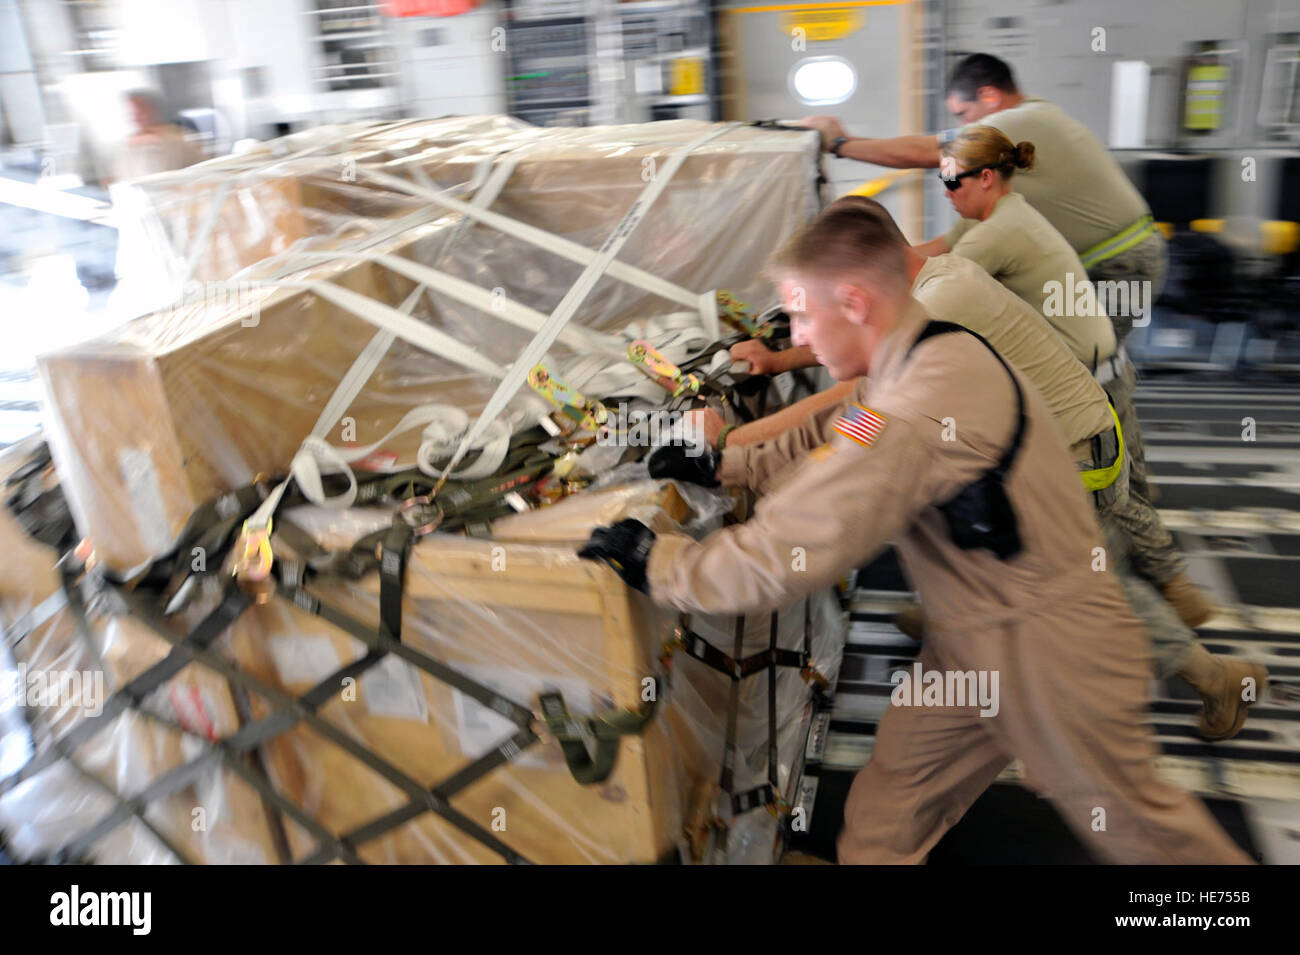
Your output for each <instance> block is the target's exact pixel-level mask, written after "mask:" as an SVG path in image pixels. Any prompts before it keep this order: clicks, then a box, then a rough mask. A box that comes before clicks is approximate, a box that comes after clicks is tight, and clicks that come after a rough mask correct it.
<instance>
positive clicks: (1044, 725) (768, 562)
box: [648, 302, 1249, 863]
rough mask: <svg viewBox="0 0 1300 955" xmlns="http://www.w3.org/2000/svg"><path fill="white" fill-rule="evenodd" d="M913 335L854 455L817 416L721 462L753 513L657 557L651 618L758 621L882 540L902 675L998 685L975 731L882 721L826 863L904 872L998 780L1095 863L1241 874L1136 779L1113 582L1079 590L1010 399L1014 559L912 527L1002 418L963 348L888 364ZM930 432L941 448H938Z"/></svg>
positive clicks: (1200, 828)
mask: <svg viewBox="0 0 1300 955" xmlns="http://www.w3.org/2000/svg"><path fill="white" fill-rule="evenodd" d="M928 320H929V316H928V315H927V314H926V313H925V312H924V310H923V309H922V308H921V307H920V306H919V305H918V304H916V303H914V302H913V303H912V304H911V305H910V306H909V308H908V310H907V311H906V312H905V313H904V315H903V316H901V317H900V320H899V322H898V324H897V325H896V326H895V327H894V328H893V329H892V331H891V332H890V334H889V335H888V337H887V338H886V340H885V341H883V342H881V343H880V345H879V346H878V347H877V349H876V352H875V354H874V355H873V357H872V361H871V367H870V370H869V378H868V379H867V380H866V381H861V382H859V384H858V387H857V391H856V392H855V395H854V400H855V401H857V402H858V403H860V404H862V405H864V406H865V407H867V408H870V409H871V410H872V411H873V412H875V413H876V414H878V415H880V416H881V417H882V418H883V419H884V421H885V424H884V429H883V431H881V432H880V434H879V436H878V437H876V438H875V439H874V441H872V442H871V443H870V445H869V446H867V445H863V444H861V443H859V442H857V441H855V440H853V439H850V438H847V437H844V436H843V435H841V434H838V433H833V431H832V424H833V421H832V420H831V419H832V417H833V416H832V415H829V414H824V415H818V416H814V417H813V418H812V419H810V420H809V421H808V422H807V423H806V424H805V425H804V426H803V427H802V428H799V429H794V430H792V431H788V432H786V433H785V434H783V435H781V436H780V437H779V438H777V439H776V440H774V441H770V442H767V443H765V444H762V445H756V446H748V447H742V448H737V449H735V451H736V452H737V453H735V454H733V452H732V451H728V452H727V453H726V454H725V455H724V458H723V460H724V467H723V472H724V474H723V476H724V480H725V479H728V478H729V479H730V483H744V484H747V485H749V486H751V487H753V488H755V489H757V490H760V491H767V490H772V491H773V493H771V494H769V495H768V496H767V497H765V498H764V499H763V500H762V501H760V502H759V504H758V506H757V508H756V510H755V513H754V516H753V517H752V518H751V519H750V520H749V521H747V522H746V523H744V524H740V525H736V526H733V527H728V528H725V529H723V530H721V531H718V532H717V533H715V534H712V535H710V536H709V537H708V538H707V539H705V540H703V541H700V542H696V541H694V540H691V539H690V538H687V537H684V536H677V535H665V536H661V537H660V538H659V539H658V541H657V542H656V544H655V546H654V548H653V550H652V551H651V553H650V558H649V563H648V580H649V592H650V596H651V598H652V599H654V600H655V601H657V602H659V603H661V604H665V605H669V606H673V607H676V608H679V609H682V610H687V611H693V612H709V613H740V612H748V611H764V610H771V609H774V608H777V607H781V606H785V605H787V604H789V603H791V602H792V601H794V600H796V599H798V598H799V597H801V596H803V595H805V594H808V593H811V592H812V591H814V590H817V589H820V588H823V587H827V586H830V584H831V583H832V582H833V581H834V580H836V579H837V578H838V577H839V576H840V575H841V574H843V572H844V571H845V570H847V569H849V568H852V567H858V566H861V565H862V564H864V563H866V562H867V561H868V560H869V559H870V558H872V557H873V556H874V555H875V554H877V553H878V552H879V551H880V550H881V549H882V548H883V547H884V546H885V543H886V542H887V541H890V540H893V541H895V542H896V545H897V547H898V550H899V552H900V555H901V557H902V559H903V562H904V564H905V565H906V568H907V571H908V574H909V576H910V577H911V579H912V580H913V581H914V582H915V584H916V586H917V587H918V589H919V590H920V592H921V596H922V599H923V602H924V605H925V608H926V619H927V637H926V642H925V645H924V647H923V649H922V652H921V657H920V659H921V661H922V663H923V665H924V666H925V667H926V668H927V669H929V668H953V669H958V670H975V671H979V670H987V671H998V673H999V674H1000V677H999V680H1000V682H999V694H1000V696H999V708H998V711H997V714H996V715H995V716H992V717H981V716H979V715H978V710H976V709H965V708H961V709H959V708H955V707H949V708H944V707H919V706H909V707H901V706H891V707H890V708H889V709H888V711H887V712H886V713H885V716H884V717H883V719H882V720H881V723H880V727H879V730H878V732H877V738H876V747H875V751H874V753H873V755H872V758H871V761H870V762H869V763H868V765H867V766H866V767H865V768H864V769H863V770H862V771H861V772H860V773H859V774H858V777H857V779H856V780H855V781H854V784H853V789H852V791H851V793H850V795H849V800H848V804H847V805H846V807H845V830H844V832H843V833H842V835H841V838H840V850H839V851H840V860H841V861H842V862H920V861H923V860H924V859H925V857H926V855H927V854H928V853H929V851H930V849H931V848H932V847H933V846H934V844H935V843H936V842H937V841H938V840H939V838H940V837H941V836H942V835H943V833H944V832H945V831H946V830H947V829H948V828H950V827H951V826H952V825H953V824H954V823H955V822H956V821H957V820H958V819H960V818H961V816H962V814H963V813H964V812H965V811H966V809H967V808H968V807H969V806H970V804H971V803H972V802H973V801H974V800H975V798H976V797H977V796H978V795H979V794H980V793H981V792H982V791H983V790H984V789H985V788H987V787H988V785H989V784H990V783H991V782H992V781H993V779H994V778H995V777H996V776H997V774H998V773H999V772H1000V771H1001V770H1002V769H1003V767H1005V766H1006V765H1007V764H1008V763H1009V762H1010V761H1011V760H1012V759H1014V758H1019V759H1020V760H1021V761H1022V763H1023V765H1024V768H1025V772H1026V778H1027V781H1028V782H1029V784H1030V785H1032V786H1034V787H1035V788H1036V789H1038V790H1039V791H1040V792H1043V793H1044V794H1045V795H1047V796H1049V797H1050V798H1051V799H1052V800H1053V802H1054V803H1055V805H1056V806H1057V807H1058V809H1059V810H1060V812H1061V814H1062V815H1063V816H1064V817H1065V819H1066V822H1067V823H1068V824H1069V825H1070V826H1071V828H1072V829H1073V830H1074V831H1075V832H1076V833H1077V834H1078V835H1079V837H1080V838H1081V839H1082V840H1084V841H1085V842H1086V843H1087V844H1088V845H1089V846H1090V847H1091V848H1092V849H1093V850H1094V851H1095V852H1096V853H1097V854H1098V855H1100V856H1101V857H1103V858H1105V859H1107V860H1111V861H1116V862H1150V863H1159V862H1164V863H1245V862H1249V859H1248V858H1247V857H1246V856H1245V854H1244V853H1242V852H1241V851H1240V850H1239V849H1237V847H1236V846H1235V845H1234V844H1233V843H1232V841H1231V840H1230V839H1229V838H1228V837H1227V835H1226V834H1225V833H1224V832H1223V831H1222V830H1221V829H1220V828H1219V826H1218V824H1217V823H1215V821H1214V820H1213V818H1212V817H1211V816H1210V814H1209V813H1208V812H1207V811H1206V810H1205V808H1204V807H1203V806H1202V805H1201V804H1200V802H1199V801H1197V800H1196V799H1195V798H1193V797H1192V796H1191V795H1189V794H1187V793H1185V792H1182V791H1180V790H1178V789H1175V788H1173V787H1171V786H1169V785H1167V784H1165V783H1164V782H1162V781H1160V780H1159V779H1158V778H1157V777H1156V775H1155V771H1154V757H1155V755H1156V749H1155V746H1154V743H1153V741H1152V738H1151V734H1150V732H1149V730H1148V729H1147V727H1146V725H1145V724H1144V721H1143V717H1144V708H1145V704H1146V700H1147V691H1148V680H1149V672H1150V666H1151V660H1150V647H1149V643H1148V641H1147V640H1146V638H1145V636H1144V635H1143V633H1142V631H1141V628H1140V627H1139V625H1138V623H1137V621H1136V619H1135V618H1134V617H1133V615H1132V612H1131V611H1130V609H1129V607H1128V605H1127V604H1126V602H1125V600H1124V596H1123V594H1122V593H1121V591H1120V589H1119V586H1118V585H1117V584H1116V582H1115V580H1114V578H1113V577H1112V576H1111V575H1110V574H1106V573H1095V572H1093V570H1092V569H1091V564H1092V559H1093V548H1094V547H1098V546H1100V544H1101V535H1100V531H1099V530H1098V528H1097V524H1096V521H1095V519H1094V516H1093V512H1092V507H1091V505H1090V504H1089V502H1088V499H1087V495H1086V493H1085V492H1084V490H1083V488H1082V486H1081V485H1080V483H1079V480H1078V478H1077V476H1076V473H1075V468H1074V464H1073V462H1072V461H1071V459H1070V455H1069V453H1068V452H1067V450H1066V448H1065V445H1064V442H1063V441H1062V439H1061V437H1060V435H1059V433H1058V431H1057V428H1056V425H1055V423H1054V422H1053V421H1052V419H1051V415H1050V412H1049V411H1048V409H1047V407H1046V405H1045V403H1044V401H1043V399H1042V398H1041V396H1039V394H1038V393H1037V392H1036V391H1034V390H1033V388H1032V387H1031V386H1029V385H1028V383H1027V382H1025V380H1024V379H1023V378H1020V379H1019V380H1020V383H1021V389H1022V390H1023V392H1024V395H1025V413H1026V415H1027V418H1028V425H1027V428H1026V433H1025V438H1024V443H1023V445H1022V447H1021V449H1020V452H1019V455H1018V457H1017V459H1016V462H1015V465H1014V467H1013V468H1012V470H1011V473H1010V475H1009V477H1008V481H1007V492H1008V495H1009V497H1010V500H1011V503H1012V506H1013V508H1014V509H1015V512H1016V515H1017V518H1018V521H1019V531H1020V536H1021V540H1022V542H1023V545H1024V549H1023V550H1022V552H1021V553H1019V554H1018V555H1016V556H1015V557H1013V558H1012V559H1010V560H1008V561H1005V562H1004V561H1000V560H999V559H998V558H997V557H996V556H994V555H993V554H992V553H991V552H989V551H986V550H969V551H963V550H960V549H959V548H957V547H956V546H955V545H954V544H953V543H952V539H951V537H950V535H949V531H948V528H947V525H946V523H945V521H944V518H943V516H942V515H941V514H940V512H939V511H938V510H937V509H936V508H935V507H934V505H935V504H936V503H937V502H941V501H944V500H947V499H948V498H949V497H951V496H952V495H953V494H954V493H956V492H957V491H958V490H959V489H960V488H961V487H963V486H965V485H966V484H968V483H970V482H971V481H973V480H975V479H977V478H978V477H979V476H980V475H982V474H983V473H984V472H985V471H986V470H987V469H988V468H989V467H991V466H992V465H993V464H994V463H995V462H996V460H997V458H998V457H999V456H1000V454H1001V452H1002V450H1003V449H1005V448H1006V447H1007V446H1008V444H1009V443H1010V440H1011V436H1012V434H1013V431H1014V426H1015V410H1016V398H1015V392H1014V389H1013V387H1012V385H1011V381H1010V378H1009V377H1008V375H1007V373H1006V372H1005V371H1004V370H1003V368H1002V366H1001V364H999V363H998V361H997V359H996V358H995V357H994V356H993V355H992V353H990V352H989V351H988V350H987V349H986V348H985V347H984V346H983V345H981V344H980V343H979V342H978V341H976V340H975V339H974V338H973V337H971V336H969V335H966V334H964V333H953V334H946V335H940V336H938V337H936V338H933V339H931V340H927V341H926V342H924V343H922V344H921V345H919V346H917V348H916V350H915V351H914V352H913V353H912V355H911V356H910V358H908V359H907V360H906V361H904V356H905V353H906V351H907V348H908V346H909V345H910V344H911V343H912V341H914V340H915V338H916V336H917V335H918V334H919V333H920V330H921V329H922V328H923V327H924V325H925V323H926V322H927V321H928ZM945 418H951V419H953V421H954V422H955V424H956V429H957V430H956V434H957V440H955V441H945V440H943V434H944V432H945V428H946V423H945V421H944V419H945ZM773 489H774V490H773ZM1098 809H1100V810H1102V812H1104V820H1103V817H1102V816H1100V815H1099V814H1098V813H1097V811H1096V810H1098ZM1101 824H1104V826H1105V828H1104V830H1100V829H1095V828H1094V826H1097V825H1101Z"/></svg>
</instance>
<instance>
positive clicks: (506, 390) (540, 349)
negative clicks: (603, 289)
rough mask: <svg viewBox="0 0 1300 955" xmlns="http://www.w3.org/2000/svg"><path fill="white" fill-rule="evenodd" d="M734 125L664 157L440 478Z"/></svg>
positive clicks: (490, 400)
mask: <svg viewBox="0 0 1300 955" xmlns="http://www.w3.org/2000/svg"><path fill="white" fill-rule="evenodd" d="M737 125H739V124H737V123H729V124H726V125H723V126H719V127H717V128H714V129H711V130H709V132H707V133H706V134H705V135H703V136H699V137H697V138H696V139H694V140H692V141H691V142H689V143H687V144H686V145H684V146H682V147H680V148H679V149H677V150H676V151H674V152H673V154H672V155H671V156H670V157H669V158H668V162H667V163H666V164H665V166H664V169H663V171H662V172H660V174H659V175H658V176H656V177H655V178H654V179H652V180H651V181H650V183H649V184H648V185H647V186H646V188H645V189H644V190H643V191H642V193H641V195H640V196H638V197H637V199H636V201H635V202H634V203H632V208H630V209H629V210H628V211H627V214H626V215H624V216H623V219H622V221H621V222H619V224H618V226H616V227H615V229H614V231H613V232H612V233H611V234H610V236H609V238H608V239H606V240H605V244H604V245H602V246H601V248H600V251H599V252H598V253H597V254H596V258H595V259H594V260H592V261H591V262H590V263H589V264H588V265H587V267H586V268H585V269H583V271H582V274H581V275H579V276H578V280H577V281H576V282H575V283H574V284H573V286H572V287H571V288H570V289H569V291H568V292H566V293H565V295H564V298H562V299H561V300H560V304H559V305H557V306H556V307H555V311H554V312H552V313H551V316H550V318H548V319H547V320H546V324H545V325H544V326H543V327H542V329H541V330H540V331H539V332H538V333H537V334H536V335H535V336H534V337H533V340H532V341H531V342H529V343H528V344H527V345H526V346H525V347H524V350H523V352H522V353H520V355H519V358H518V359H516V361H515V362H514V363H513V364H512V365H511V366H510V368H509V369H508V370H507V372H506V376H505V379H504V380H503V381H502V382H501V384H499V385H498V386H497V389H496V391H495V392H494V393H493V394H492V397H491V398H489V399H488V403H487V406H486V407H485V408H484V409H483V412H482V414H480V415H479V417H478V420H477V421H475V422H474V425H473V427H471V428H470V429H469V432H468V433H467V434H466V435H465V437H464V438H462V439H461V443H460V447H458V448H457V449H456V453H455V454H454V455H452V458H451V461H450V462H449V463H448V465H447V467H446V469H445V470H444V471H443V474H442V476H443V477H446V476H447V474H449V473H450V471H451V469H452V468H454V467H455V466H456V464H457V463H458V462H459V461H460V459H461V457H462V456H463V455H464V454H465V452H466V451H467V450H468V449H469V447H470V444H471V443H472V442H473V441H474V440H475V439H477V438H478V436H479V435H480V434H482V433H483V431H484V430H485V429H486V428H487V426H488V423H489V422H491V421H492V420H493V419H494V418H496V417H497V415H499V414H500V413H501V412H502V411H503V410H504V409H505V406H506V404H507V403H508V402H509V401H510V399H511V398H513V397H514V396H515V393H516V392H517V391H518V390H519V389H520V387H521V386H522V385H523V383H524V379H525V377H526V376H527V374H528V371H529V369H531V368H532V367H533V366H534V365H536V364H537V362H539V361H540V360H541V359H542V356H544V355H545V354H546V352H547V350H548V349H549V348H550V347H551V345H552V344H554V342H555V339H556V338H558V337H559V334H560V332H561V331H562V330H563V329H564V326H565V324H567V323H568V321H569V319H571V318H572V317H573V315H574V313H575V312H577V310H578V306H579V305H581V304H582V302H583V301H584V300H585V299H586V297H587V295H588V294H589V293H590V292H591V290H592V288H593V287H595V285H596V282H597V281H598V280H599V279H600V277H601V276H602V275H603V274H604V273H605V270H606V269H607V268H609V266H610V263H612V262H613V261H614V257H615V256H616V255H618V253H619V250H620V249H622V248H623V245H624V244H625V243H626V242H627V240H628V238H629V237H630V236H631V235H632V233H633V232H634V231H636V227H637V226H638V225H639V224H640V223H641V220H642V218H643V217H644V216H645V214H646V212H647V211H648V210H649V209H650V207H651V206H652V205H653V204H654V202H655V200H656V199H657V198H659V196H660V194H661V193H662V192H663V191H664V188H665V187H666V186H667V185H668V183H669V182H671V181H672V178H673V176H674V175H675V174H676V173H677V170H678V169H680V168H681V166H682V163H684V162H685V161H686V157H687V156H689V155H690V154H691V152H692V151H694V150H695V149H696V148H698V147H699V146H702V145H704V144H705V143H707V142H709V141H710V140H712V139H716V138H717V137H719V136H721V135H723V134H725V133H728V132H730V131H731V130H732V129H734V128H735V127H736V126H737Z"/></svg>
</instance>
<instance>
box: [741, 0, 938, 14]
mask: <svg viewBox="0 0 1300 955" xmlns="http://www.w3.org/2000/svg"><path fill="white" fill-rule="evenodd" d="M911 2H912V0H841V2H838V3H782V4H777V5H775V6H765V7H723V8H722V9H721V10H719V11H718V12H719V13H770V12H777V11H781V10H799V11H802V12H804V13H812V12H814V11H816V10H834V9H838V8H841V7H897V6H900V5H902V4H904V3H911Z"/></svg>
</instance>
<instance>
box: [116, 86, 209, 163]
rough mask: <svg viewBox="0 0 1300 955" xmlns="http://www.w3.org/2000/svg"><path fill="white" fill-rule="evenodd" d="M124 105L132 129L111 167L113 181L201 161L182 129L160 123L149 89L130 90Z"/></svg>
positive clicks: (154, 96)
mask: <svg viewBox="0 0 1300 955" xmlns="http://www.w3.org/2000/svg"><path fill="white" fill-rule="evenodd" d="M126 102H127V107H128V109H129V110H130V113H131V121H132V123H133V124H134V127H135V128H134V131H133V132H132V133H131V134H130V135H129V136H128V137H127V138H126V141H125V142H124V143H123V144H122V150H121V152H120V153H119V154H118V157H117V162H116V163H115V164H114V168H113V179H114V180H115V181H124V180H127V179H139V178H140V177H141V176H148V175H152V174H153V173H156V172H167V171H168V170H171V169H183V168H184V167H186V166H192V165H194V164H195V163H196V162H198V161H199V160H200V159H202V158H203V156H202V154H201V153H200V152H199V149H198V147H197V146H196V145H195V144H194V143H193V142H192V141H191V140H190V138H189V137H188V136H186V134H185V130H184V129H182V128H181V127H179V126H176V125H174V124H172V123H167V122H164V121H163V119H162V106H161V103H160V102H159V99H158V96H157V94H155V93H154V92H153V91H152V90H146V89H137V90H131V91H130V92H129V93H127V94H126Z"/></svg>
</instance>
